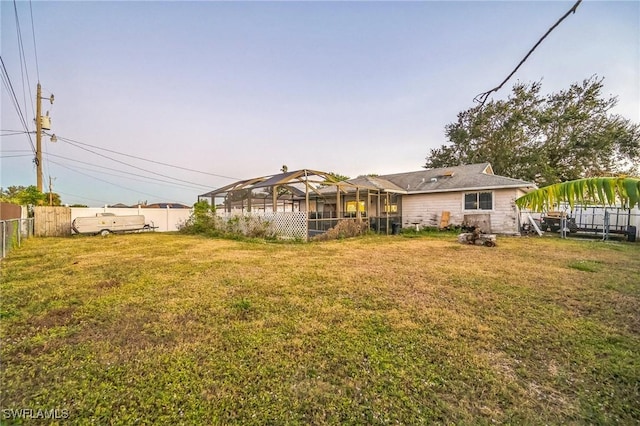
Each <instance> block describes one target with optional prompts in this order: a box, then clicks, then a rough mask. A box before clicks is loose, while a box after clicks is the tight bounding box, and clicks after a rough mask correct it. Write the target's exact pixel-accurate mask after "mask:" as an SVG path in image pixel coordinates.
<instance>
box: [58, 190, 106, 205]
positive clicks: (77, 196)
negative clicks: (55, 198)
mask: <svg viewBox="0 0 640 426" xmlns="http://www.w3.org/2000/svg"><path fill="white" fill-rule="evenodd" d="M56 194H61V195H69V196H71V197H76V198H79V199H81V200H91V201H98V202H99V203H104V204H109V202H108V201H105V200H97V199H95V198H89V197H85V196H83V195H76V194H69V193H68V192H62V191H56Z"/></svg>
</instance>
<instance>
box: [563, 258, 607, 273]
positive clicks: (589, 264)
mask: <svg viewBox="0 0 640 426" xmlns="http://www.w3.org/2000/svg"><path fill="white" fill-rule="evenodd" d="M569 268H573V269H577V270H578V271H582V272H598V271H600V270H601V269H602V265H601V264H600V262H597V261H593V260H574V261H572V262H570V263H569Z"/></svg>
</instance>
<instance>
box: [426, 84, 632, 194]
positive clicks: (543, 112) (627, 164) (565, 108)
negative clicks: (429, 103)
mask: <svg viewBox="0 0 640 426" xmlns="http://www.w3.org/2000/svg"><path fill="white" fill-rule="evenodd" d="M602 87H603V79H602V78H597V77H595V76H594V77H591V78H588V79H585V80H584V81H583V82H582V83H574V84H572V85H571V86H570V87H569V89H567V90H562V91H560V92H558V93H552V94H549V95H546V96H543V95H541V93H540V92H541V83H539V82H536V83H531V84H524V83H518V84H516V85H515V86H514V87H513V89H512V93H511V94H510V96H509V97H508V99H507V100H498V101H491V102H488V103H487V104H485V105H484V107H474V108H471V109H468V110H466V111H463V112H461V113H459V114H458V120H457V122H455V123H450V124H448V125H447V126H446V135H447V138H448V139H449V144H446V145H442V146H441V147H439V148H435V149H432V150H431V151H430V153H429V155H428V157H427V162H426V165H425V167H427V168H434V167H449V166H454V165H461V164H473V163H481V162H490V163H491V164H492V166H493V170H494V171H495V172H496V173H497V174H500V175H505V176H510V177H514V178H519V179H524V180H528V181H532V182H535V183H537V184H538V185H539V186H545V185H550V184H554V183H557V182H563V181H568V180H576V179H580V178H586V177H594V176H603V175H615V174H620V173H626V174H636V173H639V172H640V170H639V169H638V164H639V162H640V161H639V160H640V126H639V125H638V124H635V123H632V122H631V121H629V120H627V119H625V118H623V117H621V116H619V115H615V114H611V113H610V111H611V109H612V108H613V107H614V106H615V105H616V103H617V99H616V98H615V97H609V98H605V97H603V96H602V94H601V92H602Z"/></svg>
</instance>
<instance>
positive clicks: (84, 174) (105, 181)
mask: <svg viewBox="0 0 640 426" xmlns="http://www.w3.org/2000/svg"><path fill="white" fill-rule="evenodd" d="M57 165H58V166H60V167H63V168H65V169H67V170H71V171H72V172H74V173H78V174H81V175H83V176H87V177H90V178H91V179H95V180H97V181H100V182H104V183H108V184H109V185H113V186H116V187H118V188H122V189H126V190H127V191H131V192H135V193H137V194H142V195H148V196H151V197H156V198H158V199H160V200H162V199H164V197H161V196H159V195H155V194H149V193H147V192H142V191H136V190H135V189H131V188H127V187H126V186H123V185H118V184H117V183H113V182H109V181H108V180H104V179H100V178H97V177H95V176H91V175H89V174H86V173H82V172H79V171H77V170H74V169H72V168H70V167H67V166H64V165H62V164H60V163H57ZM173 201H175V202H178V203H181V204H187V203H185V202H183V201H179V200H173Z"/></svg>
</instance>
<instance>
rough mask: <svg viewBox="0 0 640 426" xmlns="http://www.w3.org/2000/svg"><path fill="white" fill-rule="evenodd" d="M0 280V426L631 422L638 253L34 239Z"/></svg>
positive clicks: (372, 242) (637, 341)
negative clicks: (42, 413) (52, 414)
mask: <svg viewBox="0 0 640 426" xmlns="http://www.w3.org/2000/svg"><path fill="white" fill-rule="evenodd" d="M1 278H2V283H1V290H2V293H1V296H2V298H1V302H0V318H1V339H2V346H1V353H0V355H1V361H2V371H1V375H0V379H1V384H0V385H1V394H0V396H1V398H0V403H1V406H2V409H3V411H2V412H1V413H0V415H1V417H2V418H3V420H0V421H2V422H3V424H12V423H19V420H15V419H13V420H12V419H7V418H8V417H9V416H8V415H7V413H8V410H10V409H11V410H18V409H21V408H25V409H33V410H34V414H35V413H36V411H37V410H52V409H58V410H65V413H67V414H68V419H66V420H61V422H62V423H65V424H68V423H71V424H122V425H128V424H135V423H138V424H172V425H173V424H185V425H191V424H204V425H209V424H229V423H238V424H285V423H286V424H388V423H399V424H433V423H445V424H492V423H511V424H543V423H546V424H560V423H562V424H566V423H570V424H583V423H599V424H614V423H616V424H617V423H621V424H637V422H639V421H640V244H638V243H636V244H629V243H603V242H601V241H573V240H560V239H557V238H507V237H504V238H499V239H498V246H497V247H495V248H487V247H480V246H466V245H461V244H458V243H457V242H456V237H455V235H451V234H445V235H434V236H420V237H414V238H407V237H406V236H393V237H384V236H370V237H364V238H361V239H353V240H342V241H335V242H324V243H310V244H281V243H277V244H276V243H264V242H242V241H230V240H216V239H205V238H200V237H194V236H183V235H176V234H160V233H147V234H131V235H111V236H109V237H107V238H101V237H78V238H46V239H45V238H40V239H38V238H33V239H30V240H28V241H27V242H26V243H25V244H24V245H23V247H22V248H20V249H16V250H14V251H13V252H12V253H11V254H10V256H9V257H8V258H7V259H5V260H4V261H2V276H1ZM27 423H28V422H27Z"/></svg>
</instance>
